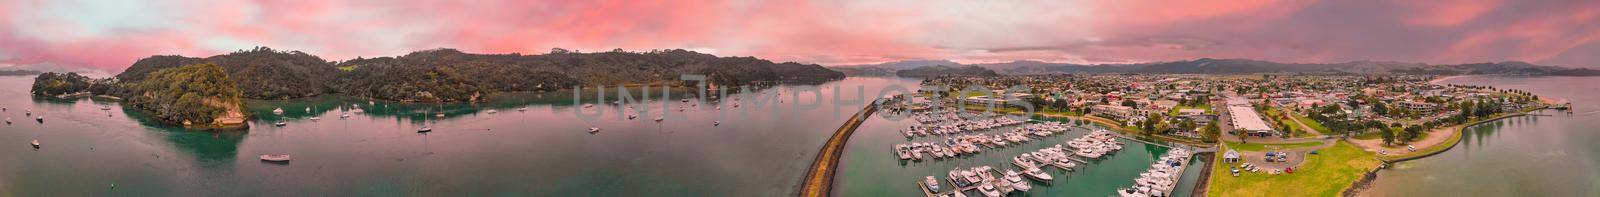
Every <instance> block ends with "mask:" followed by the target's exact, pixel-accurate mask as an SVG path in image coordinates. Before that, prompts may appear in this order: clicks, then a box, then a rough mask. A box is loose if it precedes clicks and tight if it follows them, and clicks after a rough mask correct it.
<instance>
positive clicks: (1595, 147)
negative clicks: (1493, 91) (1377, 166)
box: [1367, 76, 1600, 196]
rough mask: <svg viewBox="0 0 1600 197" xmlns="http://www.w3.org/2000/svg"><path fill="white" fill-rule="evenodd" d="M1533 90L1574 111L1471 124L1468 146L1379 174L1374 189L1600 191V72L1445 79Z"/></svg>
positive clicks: (1386, 192) (1411, 192)
mask: <svg viewBox="0 0 1600 197" xmlns="http://www.w3.org/2000/svg"><path fill="white" fill-rule="evenodd" d="M1444 82H1445V83H1450V84H1464V85H1488V86H1494V87H1498V88H1510V89H1519V90H1527V91H1529V92H1533V93H1535V94H1539V95H1543V96H1552V97H1557V98H1561V99H1567V100H1570V101H1571V102H1572V103H1573V104H1574V111H1573V113H1572V114H1568V113H1566V112H1563V111H1557V110H1545V111H1542V112H1540V113H1542V114H1549V115H1550V116H1523V117H1514V118H1507V119H1503V120H1499V121H1494V122H1489V123H1486V124H1482V125H1479V126H1475V127H1470V128H1468V129H1467V130H1466V132H1465V135H1463V136H1462V140H1463V141H1462V142H1461V144H1460V145H1458V146H1457V147H1455V148H1454V149H1451V150H1449V151H1446V152H1444V153H1441V154H1439V155H1435V156H1432V157H1428V158H1423V159H1418V160H1414V161H1408V162H1404V163H1400V164H1399V165H1396V166H1395V167H1394V168H1392V169H1391V170H1384V171H1381V172H1379V173H1378V180H1377V182H1375V183H1374V186H1373V188H1372V189H1371V190H1370V191H1369V192H1368V193H1367V194H1368V195H1374V196H1419V195H1420V196H1600V133H1596V131H1597V130H1596V128H1600V121H1596V120H1600V107H1597V104H1600V87H1597V86H1595V84H1600V77H1503V76H1476V77H1464V78H1456V79H1450V80H1447V81H1444Z"/></svg>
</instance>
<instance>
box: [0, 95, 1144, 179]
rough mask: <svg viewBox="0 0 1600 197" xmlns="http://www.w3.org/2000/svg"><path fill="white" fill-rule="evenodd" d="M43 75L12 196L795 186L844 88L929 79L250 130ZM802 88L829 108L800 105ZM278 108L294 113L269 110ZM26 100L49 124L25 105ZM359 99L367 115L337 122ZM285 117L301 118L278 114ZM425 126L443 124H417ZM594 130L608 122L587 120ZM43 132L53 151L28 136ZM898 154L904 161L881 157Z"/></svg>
mask: <svg viewBox="0 0 1600 197" xmlns="http://www.w3.org/2000/svg"><path fill="white" fill-rule="evenodd" d="M31 83H32V78H31V77H0V106H3V107H6V108H8V110H7V111H5V112H0V117H10V118H12V119H13V121H15V122H16V123H14V124H13V125H4V126H0V196H191V195H192V196H352V195H359V196H414V195H424V196H458V195H466V196H501V195H511V196H784V195H790V194H792V192H793V191H794V189H796V185H797V184H798V183H799V181H800V178H801V176H802V174H803V173H804V172H805V170H806V166H807V165H808V164H810V162H811V160H812V159H813V158H814V157H815V154H816V151H817V148H819V147H820V146H821V144H822V143H823V142H824V141H825V140H826V138H827V137H828V136H829V135H831V134H832V132H833V131H834V130H835V129H836V128H838V126H839V125H840V124H841V123H843V122H844V120H845V119H846V118H848V117H849V115H850V114H851V113H855V112H856V110H859V109H860V108H861V107H862V105H859V104H846V105H844V106H843V107H842V108H841V109H842V111H841V112H837V114H839V115H838V116H835V114H836V112H834V111H833V109H832V106H833V105H834V102H833V96H834V94H835V93H834V90H837V89H843V91H841V93H839V94H840V95H842V96H841V97H843V98H844V99H846V100H854V99H856V98H858V96H860V97H863V98H865V101H863V102H869V101H871V100H872V99H873V98H877V96H876V95H877V94H878V92H879V89H882V88H884V87H885V86H889V85H902V86H904V87H906V88H908V90H912V91H915V90H916V88H917V86H916V83H917V81H915V80H908V79H887V78H849V79H845V80H841V81H835V82H830V83H826V84H822V85H788V86H778V87H775V88H770V89H763V90H760V91H756V92H751V93H747V94H759V95H766V94H774V93H776V92H785V91H786V90H789V89H795V88H817V89H819V90H820V91H819V92H820V94H821V97H820V98H822V99H821V100H818V99H817V98H818V97H814V96H812V95H813V94H810V93H804V94H797V93H794V92H793V91H787V92H785V93H784V94H782V97H781V98H782V100H784V101H783V102H784V103H780V104H778V105H776V108H773V107H772V106H773V105H771V104H768V106H767V108H766V109H760V110H756V109H750V112H749V113H747V114H740V113H738V112H736V111H735V110H732V108H731V106H729V105H728V103H723V104H721V105H722V106H723V107H724V110H722V111H734V112H729V113H727V114H719V113H718V112H719V111H718V110H716V109H713V108H711V107H709V106H710V105H713V104H700V106H701V108H694V109H689V110H685V111H684V112H678V111H672V112H671V113H672V114H674V116H670V117H668V119H667V120H666V121H663V122H660V123H657V122H654V121H652V120H650V119H653V118H654V117H655V115H654V112H659V111H660V110H661V109H660V105H661V104H662V102H666V103H667V104H669V105H672V106H678V105H682V104H683V103H680V102H679V101H678V100H677V99H678V98H679V97H681V96H683V95H685V94H682V93H681V92H675V93H674V94H673V95H675V96H674V97H675V98H672V99H660V98H655V102H653V103H650V104H649V106H650V107H651V110H653V111H652V113H651V114H641V115H639V118H638V119H635V120H626V119H623V118H618V117H617V115H616V113H617V112H616V110H617V109H619V108H622V107H620V106H615V105H610V104H605V103H601V104H596V105H595V108H596V109H604V110H606V111H605V114H604V115H603V116H602V117H603V118H602V119H601V120H598V121H596V122H588V121H584V120H583V119H580V118H578V117H577V116H576V115H575V114H574V112H573V110H575V109H581V108H583V107H580V106H578V105H574V104H573V102H572V100H571V98H572V92H570V91H568V92H553V93H521V94H510V95H502V96H497V97H495V98H494V102H492V103H479V104H400V103H384V102H374V103H369V102H368V101H367V100H362V99H353V98H344V97H334V96H330V97H320V98H313V99H301V100H292V101H252V102H251V103H249V106H250V108H251V110H252V112H251V113H253V114H255V115H256V116H259V117H260V119H261V120H257V121H253V122H252V123H251V129H249V130H248V131H242V132H201V131H185V130H182V129H178V128H173V127H170V126H162V125H160V124H156V123H152V122H150V121H149V119H148V118H146V117H148V115H146V114H144V113H142V112H140V111H138V110H134V109H127V108H124V107H122V106H120V105H119V104H118V103H117V102H114V101H107V100H103V99H74V100H55V99H37V98H32V97H31V96H29V95H28V89H29V85H30V84H31ZM834 86H838V87H843V88H834ZM858 86H859V87H863V91H864V92H865V95H860V94H857V93H856V92H855V90H856V89H855V87H858ZM586 91H587V90H586ZM613 91H614V90H613ZM659 92H660V91H656V93H655V94H659ZM612 93H614V92H612ZM796 95H798V96H799V99H798V102H799V103H803V104H805V105H809V104H817V106H818V107H817V109H812V110H796V109H795V106H794V104H795V103H796V102H797V100H796V99H793V97H792V96H796ZM610 96H615V94H612V95H610ZM634 96H635V98H638V97H639V95H634ZM584 100H585V102H592V100H591V98H587V97H586V98H585V99H584ZM723 102H727V101H726V99H724V101H723ZM356 105H359V108H357V107H355V106H356ZM101 106H108V107H109V108H110V110H104V111H103V110H100V107H101ZM279 107H281V108H283V109H284V110H285V111H286V112H287V113H285V114H284V115H282V116H279V115H274V114H272V113H271V110H272V109H273V108H279ZM522 107H527V108H528V110H527V111H525V112H519V111H518V110H517V109H519V108H522ZM742 107H743V108H755V107H756V106H752V105H750V104H745V105H744V106H742ZM306 108H310V110H309V111H308V110H306ZM674 108H675V107H674ZM25 109H32V110H33V111H34V113H35V115H36V116H38V115H42V116H45V121H44V123H42V124H40V123H36V122H34V121H33V119H32V118H27V117H24V115H23V113H24V112H23V111H24V110H25ZM356 109H360V110H362V111H364V112H363V113H354V114H353V116H352V117H350V118H348V119H341V118H339V115H340V114H342V113H344V112H348V111H355V110H356ZM490 109H495V110H498V111H499V112H498V113H493V114H491V113H488V112H487V110H490ZM772 111H778V112H780V113H772ZM435 113H444V114H446V117H444V118H435V117H434V115H433V114H435ZM311 117H320V118H321V120H318V121H313V120H310V118H311ZM277 120H284V121H286V122H287V123H288V126H285V127H274V126H272V125H271V123H272V122H275V121H277ZM714 121H720V122H721V125H720V126H713V125H712V123H713V122H714ZM424 125H427V126H431V127H432V128H433V129H434V131H433V132H431V133H427V134H419V133H417V132H416V128H419V127H422V126H424ZM869 125H871V124H869ZM589 127H599V128H601V129H602V131H601V132H599V133H595V134H590V133H587V132H585V131H586V130H587V129H588V128H589ZM869 127H877V126H869ZM864 133H873V132H864ZM32 139H38V140H39V141H40V142H41V143H42V144H43V148H42V149H38V150H35V149H32V148H30V147H28V145H27V144H28V141H29V140H32ZM867 141H870V140H861V141H854V142H867ZM856 147H866V146H865V145H863V146H856ZM880 147H886V146H880ZM872 150H874V151H872V153H879V152H882V151H880V150H884V149H883V148H876V147H875V148H873V149H872ZM1125 152H1128V151H1125ZM1132 152H1138V151H1132ZM261 154H292V155H293V157H294V161H293V162H291V163H289V164H273V163H263V162H260V161H259V160H258V158H257V157H258V156H259V155H261ZM878 155H879V154H872V156H878ZM890 166H895V167H898V165H897V164H889V165H886V166H883V167H890ZM912 180H914V179H905V180H904V181H901V180H896V181H895V182H893V183H902V182H905V183H906V184H905V185H909V181H912ZM1118 182H1125V181H1123V180H1119V181H1118Z"/></svg>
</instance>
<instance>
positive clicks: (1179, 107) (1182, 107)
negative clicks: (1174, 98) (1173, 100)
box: [1167, 104, 1217, 116]
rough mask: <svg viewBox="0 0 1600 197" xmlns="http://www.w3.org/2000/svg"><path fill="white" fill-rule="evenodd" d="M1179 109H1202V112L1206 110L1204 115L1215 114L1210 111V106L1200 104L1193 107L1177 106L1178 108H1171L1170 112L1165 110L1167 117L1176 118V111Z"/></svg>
mask: <svg viewBox="0 0 1600 197" xmlns="http://www.w3.org/2000/svg"><path fill="white" fill-rule="evenodd" d="M1180 109H1204V110H1206V114H1217V112H1215V111H1213V110H1212V109H1211V104H1200V105H1193V106H1191V105H1179V106H1178V107H1174V108H1172V110H1167V115H1168V116H1178V110H1180Z"/></svg>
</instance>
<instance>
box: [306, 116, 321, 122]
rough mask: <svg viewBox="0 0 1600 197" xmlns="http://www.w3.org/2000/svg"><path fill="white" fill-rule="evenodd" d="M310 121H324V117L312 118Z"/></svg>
mask: <svg viewBox="0 0 1600 197" xmlns="http://www.w3.org/2000/svg"><path fill="white" fill-rule="evenodd" d="M309 119H311V121H318V120H322V117H311V118H309Z"/></svg>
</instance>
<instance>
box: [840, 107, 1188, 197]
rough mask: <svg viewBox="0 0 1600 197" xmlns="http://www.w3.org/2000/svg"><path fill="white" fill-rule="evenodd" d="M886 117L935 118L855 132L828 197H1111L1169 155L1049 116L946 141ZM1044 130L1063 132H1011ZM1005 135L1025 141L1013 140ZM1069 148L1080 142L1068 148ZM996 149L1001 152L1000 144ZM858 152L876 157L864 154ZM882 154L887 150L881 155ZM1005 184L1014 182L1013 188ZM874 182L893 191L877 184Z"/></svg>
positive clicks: (870, 125) (871, 125) (882, 123)
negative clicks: (930, 180)
mask: <svg viewBox="0 0 1600 197" xmlns="http://www.w3.org/2000/svg"><path fill="white" fill-rule="evenodd" d="M891 113H908V114H915V113H925V114H926V113H934V112H930V111H928V110H922V111H914V110H913V111H902V112H880V113H879V115H878V116H880V118H870V119H868V121H867V122H866V123H864V124H863V125H862V126H861V128H859V129H858V130H859V131H858V132H857V133H856V134H855V137H854V138H855V139H852V140H851V143H852V144H851V145H849V146H847V147H848V148H849V149H857V150H851V151H847V154H846V155H845V159H844V160H843V161H844V162H842V163H841V169H840V170H841V171H843V172H841V174H840V176H841V177H839V179H840V180H838V181H837V182H838V183H837V184H839V185H838V186H837V187H838V188H837V189H838V190H839V191H837V192H834V193H833V194H834V195H835V196H906V195H912V196H915V195H921V196H988V195H991V194H992V195H1002V196H1003V195H1027V196H1116V195H1117V192H1118V191H1119V190H1120V189H1122V188H1128V187H1132V186H1136V183H1135V182H1132V180H1135V179H1137V178H1139V176H1140V175H1139V174H1140V173H1144V172H1145V171H1146V170H1148V169H1147V167H1148V166H1150V165H1151V164H1152V163H1156V162H1157V161H1156V159H1159V155H1162V154H1165V153H1166V152H1168V151H1169V150H1173V147H1170V145H1166V144H1154V143H1147V142H1145V141H1143V140H1139V139H1134V138H1129V137H1126V136H1124V135H1120V134H1116V133H1115V132H1109V131H1103V130H1104V128H1103V127H1100V126H1099V125H1095V124H1090V123H1087V122H1079V121H1073V120H1070V119H1057V118H1048V117H1033V118H1031V119H1030V118H1020V117H1012V116H999V117H1005V118H1012V119H1021V120H1031V121H1025V122H1031V123H1024V124H1016V125H1008V126H1001V127H995V128H989V129H981V130H966V131H961V132H955V133H948V132H947V133H945V134H936V133H937V132H930V133H929V135H926V136H923V135H915V136H913V137H909V138H908V137H907V135H906V133H905V132H904V131H906V130H907V128H913V127H917V128H931V127H922V126H921V125H927V124H938V123H939V121H929V122H926V123H924V122H923V121H922V120H927V119H922V120H918V119H917V118H904V119H900V120H888V119H885V118H881V116H890V115H893V114H891ZM962 113H966V112H962ZM971 115H972V114H967V116H964V117H972V118H978V119H986V118H993V116H988V115H983V114H978V115H977V116H971ZM908 117H915V116H908ZM941 121H951V120H941ZM1049 126H1059V127H1061V128H1064V129H1062V130H1059V131H1055V132H1053V134H1046V133H1044V132H1032V133H1039V134H1043V135H1035V134H1031V133H1030V132H1017V131H1020V130H1028V129H1027V128H1029V127H1033V128H1035V129H1038V128H1044V127H1049ZM1035 131H1043V130H1035ZM1009 133H1016V134H1009ZM1012 136H1016V137H1022V138H1025V139H1017V140H1016V141H1013V140H1012ZM997 138H998V139H999V141H998V142H997V141H996V139H997ZM1073 141H1079V142H1078V143H1073ZM1001 142H1003V143H1004V144H1005V145H1000V143H1001ZM965 144H971V147H977V148H978V149H977V150H978V151H977V152H961V151H963V150H964V149H965V148H961V147H969V146H968V145H965ZM1072 144H1077V145H1079V147H1081V148H1072V146H1071V145H1072ZM873 146H876V147H873ZM1113 146H1120V147H1121V149H1114V148H1113ZM951 147H957V148H951ZM865 149H875V150H872V151H865ZM885 149H888V151H887V153H885V152H886V151H884V150H885ZM902 150H904V151H902ZM912 150H918V151H912ZM941 150H942V151H941ZM1079 151H1083V152H1084V153H1085V154H1086V155H1078V154H1077V153H1078V152H1079ZM940 152H950V153H954V154H955V156H954V157H950V156H948V155H949V154H943V155H946V156H944V157H942V158H939V157H935V156H930V155H936V154H940ZM862 153H877V154H862ZM901 153H905V154H901ZM918 153H920V154H923V159H922V160H921V161H918V160H917V159H916V155H917V154H918ZM1092 153H1099V155H1098V158H1090V157H1085V156H1094V155H1092ZM902 155H904V156H902ZM902 158H906V159H902ZM1185 162H1189V161H1185ZM1133 166H1138V167H1137V168H1135V167H1133ZM1029 167H1032V168H1031V169H1033V170H1030V168H1029ZM1185 167H1186V168H1187V167H1192V166H1185ZM1198 171H1199V170H1188V171H1183V172H1180V173H1179V174H1182V175H1185V176H1186V177H1184V178H1185V181H1181V182H1182V183H1179V184H1175V185H1174V187H1175V188H1185V189H1192V187H1193V186H1194V185H1195V184H1196V183H1195V182H1197V179H1196V178H1195V177H1198V176H1199V175H1198ZM966 172H972V173H973V174H972V175H973V176H967V175H966ZM1030 172H1031V173H1030ZM1011 173H1016V176H1014V177H1015V179H1011V177H1013V176H1008V175H1010V174H1011ZM1030 174H1032V175H1030ZM928 177H933V179H935V180H938V181H937V183H936V184H931V185H930V184H928V183H927V182H928V181H927V179H928ZM951 177H957V178H955V179H952V178H951ZM968 177H975V179H969V178H968ZM985 177H992V179H988V178H985ZM1010 180H1019V181H1020V183H1019V182H1013V181H1010ZM1107 180H1122V181H1107ZM985 181H987V182H985ZM878 182H896V183H899V184H889V185H884V184H881V183H878ZM913 184H915V185H913ZM932 186H937V188H934V187H932ZM1185 189H1174V191H1175V192H1174V194H1177V195H1181V194H1187V192H1188V191H1187V190H1185Z"/></svg>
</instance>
